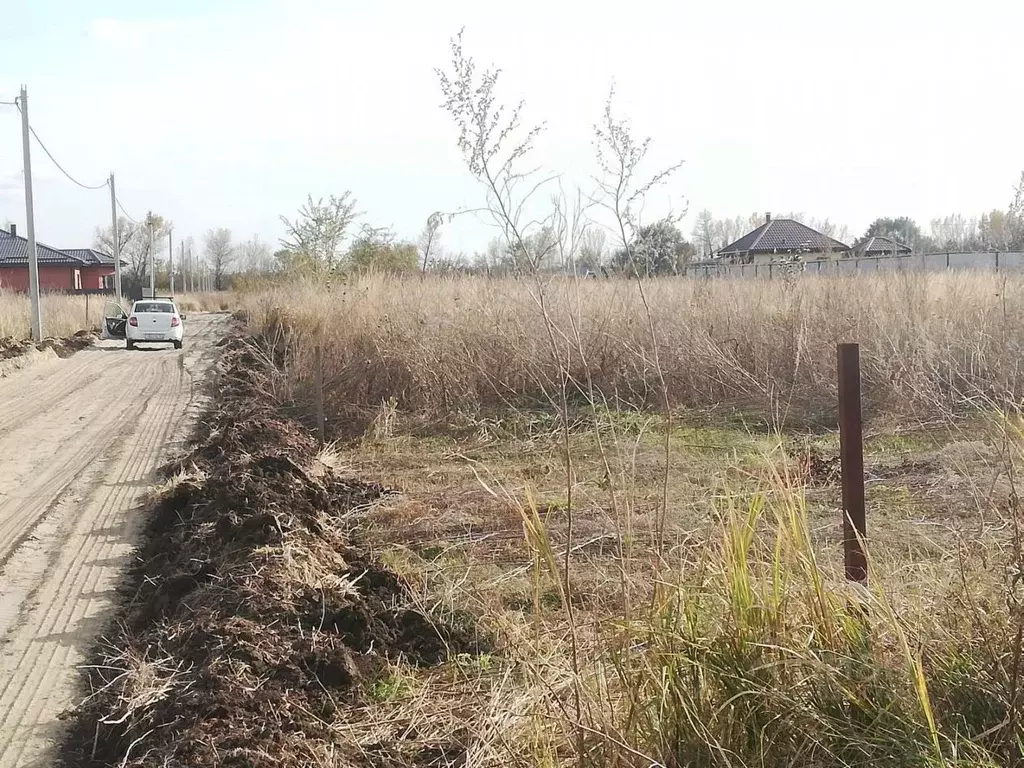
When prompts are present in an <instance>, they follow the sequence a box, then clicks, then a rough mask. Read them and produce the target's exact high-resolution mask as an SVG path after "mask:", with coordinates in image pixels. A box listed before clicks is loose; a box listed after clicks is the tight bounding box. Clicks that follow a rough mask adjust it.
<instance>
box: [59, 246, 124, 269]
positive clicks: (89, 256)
mask: <svg viewBox="0 0 1024 768" xmlns="http://www.w3.org/2000/svg"><path fill="white" fill-rule="evenodd" d="M64 253H69V254H71V255H72V256H74V257H76V258H79V259H82V260H83V261H84V262H86V263H87V264H92V265H94V266H95V265H103V266H111V267H112V266H114V257H113V256H110V255H109V254H106V253H103V251H97V250H96V249H95V248H65V249H64ZM121 263H122V264H123V263H124V260H123V259H122V261H121Z"/></svg>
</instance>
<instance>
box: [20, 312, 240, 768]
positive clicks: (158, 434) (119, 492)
mask: <svg viewBox="0 0 1024 768" xmlns="http://www.w3.org/2000/svg"><path fill="white" fill-rule="evenodd" d="M228 322H229V321H228V318H226V317H224V316H220V315H206V316H194V317H192V318H190V319H189V320H187V321H186V337H185V348H184V349H183V350H181V351H176V350H174V349H172V348H169V347H164V346H160V347H154V348H153V349H152V350H136V351H132V352H128V351H127V350H125V349H124V342H113V341H104V342H100V343H99V344H98V345H97V346H96V347H94V348H91V349H87V350H84V351H82V352H79V353H78V354H76V355H74V356H73V357H71V358H68V359H66V360H57V359H52V360H47V361H44V362H40V363H38V364H35V365H33V366H31V367H29V368H27V369H25V370H21V371H18V372H16V373H14V374H13V375H11V376H9V377H7V378H3V379H0V768H12V767H13V766H39V767H40V768H42V767H43V766H49V765H50V764H51V762H52V759H53V746H54V743H55V740H56V739H58V738H59V737H60V723H59V721H58V720H57V716H58V715H59V714H60V713H61V712H62V711H63V710H64V709H66V708H67V707H68V706H69V705H71V704H73V703H74V700H75V696H76V694H77V693H78V691H77V690H76V687H75V686H76V682H77V675H76V672H75V667H76V666H77V665H79V664H81V663H82V661H83V653H84V652H85V651H86V650H87V649H88V647H89V645H90V644H91V643H92V642H93V641H94V640H95V638H96V636H97V633H98V632H100V631H101V630H102V627H103V622H104V621H105V619H106V617H107V614H108V611H109V609H110V607H111V605H112V600H113V599H114V596H115V595H114V591H115V589H116V586H117V581H118V578H119V576H120V574H121V571H122V568H123V566H124V564H125V561H126V556H127V555H128V554H129V553H130V551H131V549H132V546H133V544H134V543H135V542H134V536H135V534H136V531H137V529H138V521H137V519H136V518H137V514H136V513H135V510H136V508H137V506H138V503H139V500H140V497H141V496H142V495H143V494H144V493H145V492H146V491H147V489H148V488H150V487H151V485H152V484H153V482H154V480H155V477H154V473H155V470H156V469H157V468H158V467H159V466H160V464H161V463H163V462H164V461H165V460H166V459H167V458H168V457H169V455H170V453H171V452H172V451H173V450H174V449H175V447H176V445H177V444H179V443H180V441H181V440H182V439H183V438H185V437H187V434H188V432H189V429H190V426H191V424H190V422H191V420H192V417H193V416H194V414H195V411H196V406H197V403H196V400H197V398H198V397H199V394H200V391H199V385H200V379H201V377H202V376H204V375H205V374H206V373H207V372H208V371H209V369H210V367H211V365H212V363H213V361H214V360H215V359H216V352H217V348H216V347H215V346H214V343H215V342H216V341H217V339H219V338H220V337H221V336H222V335H223V334H224V333H225V332H226V330H227V328H228Z"/></svg>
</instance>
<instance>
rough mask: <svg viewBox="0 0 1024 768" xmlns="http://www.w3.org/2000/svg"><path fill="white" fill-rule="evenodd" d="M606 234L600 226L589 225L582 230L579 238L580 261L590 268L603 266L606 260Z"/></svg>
mask: <svg viewBox="0 0 1024 768" xmlns="http://www.w3.org/2000/svg"><path fill="white" fill-rule="evenodd" d="M607 240H608V236H607V235H606V234H605V231H604V230H603V229H601V228H600V227H597V226H594V225H591V226H589V227H587V228H586V229H585V230H584V231H583V235H582V237H581V240H580V261H581V262H582V263H583V265H584V266H587V267H589V268H590V269H597V268H598V267H602V266H604V263H605V261H606V260H607V254H606V245H605V243H606V242H607Z"/></svg>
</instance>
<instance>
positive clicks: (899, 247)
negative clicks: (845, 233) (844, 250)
mask: <svg viewBox="0 0 1024 768" xmlns="http://www.w3.org/2000/svg"><path fill="white" fill-rule="evenodd" d="M912 252H913V251H912V250H911V249H910V246H907V245H903V243H897V242H896V241H895V240H892V239H890V238H888V237H882V236H881V235H876V236H874V237H866V238H864V239H863V240H861V241H860V242H859V243H857V244H856V245H855V246H853V255H854V256H862V257H875V258H881V257H883V256H909V255H910V254H911V253H912Z"/></svg>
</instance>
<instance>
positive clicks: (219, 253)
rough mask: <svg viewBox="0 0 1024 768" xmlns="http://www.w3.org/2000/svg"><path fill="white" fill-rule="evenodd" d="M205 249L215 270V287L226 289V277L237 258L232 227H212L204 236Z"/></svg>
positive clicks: (216, 289) (208, 260) (219, 289)
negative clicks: (232, 243) (232, 241)
mask: <svg viewBox="0 0 1024 768" xmlns="http://www.w3.org/2000/svg"><path fill="white" fill-rule="evenodd" d="M203 251H204V253H205V255H206V261H207V263H208V264H209V265H210V270H211V271H212V272H213V289H214V290H215V291H223V290H224V287H225V285H224V277H225V275H227V273H228V272H229V271H230V270H231V265H232V264H233V263H234V260H235V249H234V248H233V247H232V245H231V230H230V229H223V228H221V229H211V230H208V231H207V233H206V235H205V236H204V237H203Z"/></svg>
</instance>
